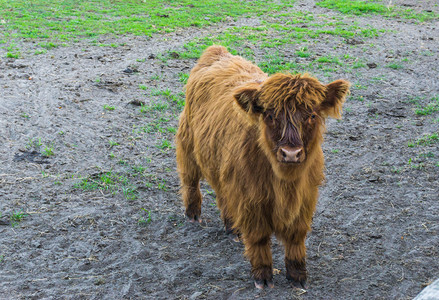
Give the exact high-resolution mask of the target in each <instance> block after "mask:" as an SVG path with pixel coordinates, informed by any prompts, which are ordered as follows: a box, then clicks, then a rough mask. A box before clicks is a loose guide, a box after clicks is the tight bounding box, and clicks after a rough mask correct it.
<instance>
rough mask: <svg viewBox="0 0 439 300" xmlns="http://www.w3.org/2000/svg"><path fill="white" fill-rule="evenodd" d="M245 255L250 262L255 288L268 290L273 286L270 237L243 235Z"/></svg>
mask: <svg viewBox="0 0 439 300" xmlns="http://www.w3.org/2000/svg"><path fill="white" fill-rule="evenodd" d="M243 239H244V245H245V255H246V256H247V257H248V259H249V260H250V263H251V266H252V275H253V279H254V281H255V286H256V287H257V288H258V289H263V288H264V286H265V285H267V286H268V287H270V288H273V287H274V284H273V261H272V257H271V249H270V246H271V237H270V235H262V236H261V235H254V234H253V235H243Z"/></svg>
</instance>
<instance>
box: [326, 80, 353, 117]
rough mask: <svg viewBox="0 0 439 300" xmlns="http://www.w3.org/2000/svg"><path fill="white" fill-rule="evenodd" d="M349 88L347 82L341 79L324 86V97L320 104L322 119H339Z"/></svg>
mask: <svg viewBox="0 0 439 300" xmlns="http://www.w3.org/2000/svg"><path fill="white" fill-rule="evenodd" d="M349 86H350V83H349V82H347V81H345V80H341V79H340V80H336V81H334V82H331V83H330V84H328V85H326V97H325V100H323V102H322V103H321V104H320V111H321V112H322V114H323V116H324V117H328V116H329V117H332V118H336V119H340V118H341V112H342V106H343V103H344V101H345V99H346V96H347V95H348V94H349Z"/></svg>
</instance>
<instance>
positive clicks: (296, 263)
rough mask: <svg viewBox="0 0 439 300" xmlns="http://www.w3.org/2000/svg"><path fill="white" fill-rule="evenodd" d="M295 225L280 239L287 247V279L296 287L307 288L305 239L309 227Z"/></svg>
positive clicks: (281, 235) (298, 223)
mask: <svg viewBox="0 0 439 300" xmlns="http://www.w3.org/2000/svg"><path fill="white" fill-rule="evenodd" d="M295 225H296V226H294V227H293V228H290V229H289V230H286V231H285V232H283V233H282V234H280V239H281V240H282V241H283V243H284V245H285V268H286V277H287V280H288V281H290V282H292V283H293V285H294V286H295V287H300V288H306V280H307V272H306V260H305V258H306V247H305V239H306V233H307V232H308V226H306V224H303V223H302V224H300V222H296V224H295Z"/></svg>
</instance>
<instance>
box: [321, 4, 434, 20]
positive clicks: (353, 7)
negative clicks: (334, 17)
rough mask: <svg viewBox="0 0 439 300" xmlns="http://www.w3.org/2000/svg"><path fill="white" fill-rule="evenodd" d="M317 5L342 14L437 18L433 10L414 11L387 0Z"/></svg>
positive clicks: (421, 18) (416, 18)
mask: <svg viewBox="0 0 439 300" xmlns="http://www.w3.org/2000/svg"><path fill="white" fill-rule="evenodd" d="M316 4H317V5H318V6H321V7H325V8H329V9H335V10H338V11H340V12H341V13H343V14H352V15H357V16H358V15H364V14H378V15H383V16H385V17H397V18H404V19H415V20H418V21H420V22H424V21H428V20H433V19H438V18H439V14H437V13H434V12H426V11H424V12H420V13H417V12H414V11H413V10H412V9H405V8H402V7H399V6H393V5H388V4H389V1H379V0H377V1H364V0H324V1H320V2H317V3H316Z"/></svg>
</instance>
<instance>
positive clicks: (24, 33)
mask: <svg viewBox="0 0 439 300" xmlns="http://www.w3.org/2000/svg"><path fill="white" fill-rule="evenodd" d="M293 2H294V1H288V0H281V1H276V2H266V1H262V0H256V1H238V0H208V1H193V0H180V1H160V0H148V1H138V0H126V1H113V0H99V1H97V0H92V1H72V0H67V1H56V0H33V1H23V0H0V7H1V12H0V19H1V20H2V21H3V22H2V24H1V27H0V40H1V41H4V43H6V44H9V45H12V44H14V43H15V41H20V40H23V39H25V40H29V39H37V40H42V42H41V43H40V44H39V47H41V48H43V49H45V50H49V49H52V48H55V47H57V46H58V45H60V44H61V43H63V42H64V43H65V42H76V41H79V40H80V39H93V38H94V39H96V38H97V37H99V36H101V35H119V36H121V35H128V34H132V35H143V36H148V37H151V36H152V35H153V34H162V33H169V32H173V31H175V30H176V29H177V28H188V27H205V26H209V25H212V24H214V23H217V22H222V21H224V19H225V18H231V19H236V18H238V17H242V16H250V15H261V14H265V13H268V12H271V11H279V10H282V9H285V8H287V7H291V6H292V4H293ZM109 46H111V47H117V46H118V45H116V44H111V45H109ZM6 56H7V57H11V58H18V57H20V53H19V51H18V48H17V49H16V51H9V50H8V52H7V54H6Z"/></svg>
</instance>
